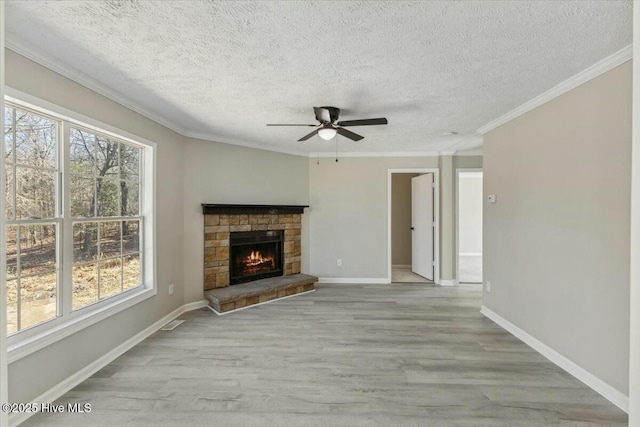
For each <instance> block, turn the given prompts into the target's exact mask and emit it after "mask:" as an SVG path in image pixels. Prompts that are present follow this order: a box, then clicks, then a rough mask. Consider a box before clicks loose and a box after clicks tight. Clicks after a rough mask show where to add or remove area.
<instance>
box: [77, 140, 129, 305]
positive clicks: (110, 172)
mask: <svg viewBox="0 0 640 427" xmlns="http://www.w3.org/2000/svg"><path fill="white" fill-rule="evenodd" d="M70 143H71V146H70V148H71V150H70V152H71V159H70V160H71V162H70V167H71V200H72V202H71V203H72V209H71V211H72V212H71V215H72V217H73V218H74V220H75V219H77V220H81V219H82V221H77V222H74V226H73V230H74V231H73V241H74V266H73V308H74V309H79V308H82V307H84V306H87V305H89V304H91V303H94V302H97V301H100V300H102V299H104V298H108V297H109V296H113V295H117V294H118V293H121V292H124V291H126V290H127V289H130V288H134V287H137V286H139V285H140V284H141V274H140V273H141V266H140V256H139V245H138V241H139V239H140V219H139V218H138V217H139V215H140V212H139V207H140V201H139V198H140V190H139V188H140V152H141V150H140V148H138V147H134V146H131V145H129V144H126V143H123V142H119V141H115V140H113V139H112V138H109V137H106V136H103V135H99V134H96V133H94V132H92V131H88V130H83V129H78V128H72V129H71V141H70ZM127 217H131V220H126V218H127ZM91 218H95V221H93V220H89V219H91Z"/></svg>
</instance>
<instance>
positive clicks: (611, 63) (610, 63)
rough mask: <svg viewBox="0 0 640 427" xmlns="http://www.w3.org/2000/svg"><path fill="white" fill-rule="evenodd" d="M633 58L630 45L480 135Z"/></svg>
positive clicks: (499, 118)
mask: <svg viewBox="0 0 640 427" xmlns="http://www.w3.org/2000/svg"><path fill="white" fill-rule="evenodd" d="M632 56H633V48H632V45H628V46H625V47H623V48H622V49H620V50H619V51H617V52H615V53H614V54H612V55H609V56H607V57H606V58H604V59H603V60H601V61H599V62H596V63H595V64H593V65H592V66H590V67H589V68H587V69H586V70H583V71H581V72H579V73H578V74H575V75H574V76H572V77H570V78H568V79H567V80H565V81H563V82H562V83H560V84H558V85H556V86H554V87H552V88H551V89H549V90H548V91H546V92H544V93H542V94H541V95H538V96H536V97H535V98H533V99H531V100H529V101H527V102H525V103H524V104H522V105H520V106H519V107H517V108H514V109H513V110H511V111H509V112H508V113H506V114H503V115H502V116H500V117H498V118H497V119H495V120H493V121H491V122H489V123H487V124H486V125H484V126H482V127H481V128H478V131H477V132H478V133H479V134H481V135H484V134H486V133H487V132H489V131H492V130H493V129H495V128H497V127H498V126H502V125H503V124H505V123H507V122H509V121H511V120H513V119H515V118H517V117H520V116H521V115H523V114H525V113H528V112H529V111H531V110H533V109H534V108H537V107H539V106H541V105H542V104H545V103H547V102H549V101H551V100H552V99H554V98H557V97H558V96H560V95H562V94H564V93H566V92H568V91H570V90H571V89H575V88H576V87H578V86H580V85H581V84H583V83H586V82H588V81H589V80H591V79H593V78H595V77H598V76H599V75H601V74H603V73H606V72H607V71H609V70H611V69H613V68H615V67H617V66H618V65H620V64H622V63H624V62H626V61H628V60H630V59H631V58H632Z"/></svg>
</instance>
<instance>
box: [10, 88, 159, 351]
mask: <svg viewBox="0 0 640 427" xmlns="http://www.w3.org/2000/svg"><path fill="white" fill-rule="evenodd" d="M5 100H6V101H7V102H10V103H12V104H14V105H16V106H19V107H24V108H26V109H28V110H33V111H34V112H35V113H42V114H43V115H45V116H50V117H52V118H54V119H57V120H60V121H61V122H62V125H61V130H60V133H61V136H62V137H61V138H60V140H59V150H65V151H68V149H69V148H68V147H67V145H68V141H69V128H70V127H72V126H78V127H79V128H81V129H86V130H90V131H95V132H97V133H99V134H102V135H105V136H108V137H112V138H114V139H115V140H121V141H124V142H126V143H129V144H132V145H135V146H139V147H142V148H143V150H142V151H141V153H142V156H141V163H142V168H141V171H140V178H139V179H140V205H139V206H140V213H139V217H142V218H143V220H142V221H141V224H140V231H141V236H142V238H141V241H140V253H141V260H140V261H141V263H142V272H141V273H142V286H139V287H137V288H134V289H131V290H127V291H124V292H122V293H120V294H117V295H114V296H112V297H109V298H107V299H104V300H102V301H98V302H95V303H93V304H90V305H88V306H85V307H82V308H80V309H78V310H72V300H71V299H72V295H71V293H70V292H68V291H67V292H65V290H68V289H71V286H72V285H71V283H70V280H71V277H70V275H69V274H64V271H71V269H70V268H65V267H64V266H65V263H67V264H69V263H71V262H72V259H73V249H72V243H73V242H72V240H71V239H72V233H71V232H65V230H67V229H68V228H71V227H72V224H73V221H74V220H73V218H71V217H70V215H65V212H61V214H62V215H61V217H58V218H55V219H52V221H50V222H57V221H60V225H59V227H60V229H59V234H57V235H56V238H57V239H58V240H59V243H58V247H59V248H62V251H61V252H60V250H59V253H58V259H59V262H60V264H59V265H58V269H59V271H60V272H61V273H62V274H61V277H62V282H61V283H59V285H58V289H59V293H58V304H59V305H58V306H59V307H60V308H62V307H64V310H63V311H61V312H60V315H61V316H59V317H57V318H55V319H51V320H49V321H45V322H43V323H41V324H39V325H36V326H33V327H30V328H28V329H25V330H23V331H20V332H17V333H15V334H13V335H11V336H10V337H8V339H7V341H8V353H9V357H8V362H9V363H12V362H15V361H16V360H19V359H21V358H23V357H25V356H28V355H29V354H32V353H34V352H36V351H38V350H40V349H42V348H45V347H47V346H49V345H51V344H53V343H55V342H57V341H59V340H61V339H63V338H65V337H67V336H69V335H72V334H74V333H76V332H78V331H80V330H82V329H84V328H87V327H89V326H91V325H93V324H95V323H97V322H99V321H101V320H104V319H106V318H108V317H111V316H113V315H115V314H117V313H119V312H121V311H123V310H126V309H127V308H130V307H132V306H134V305H136V304H138V303H140V302H142V301H145V300H147V299H149V298H151V297H153V296H154V295H156V294H157V280H156V277H157V274H156V268H157V267H156V250H155V248H156V201H155V200H156V197H155V196H156V164H157V160H156V158H157V144H156V143H154V142H152V141H149V140H147V139H145V138H141V137H139V136H137V135H133V134H131V133H129V132H126V131H123V130H121V129H118V128H116V127H114V126H111V125H108V124H106V123H103V122H100V121H98V120H95V119H92V118H90V117H87V116H84V115H82V114H79V113H77V112H75V111H71V110H68V109H66V108H64V107H60V106H58V105H56V104H53V103H51V102H48V101H45V100H42V99H39V98H37V97H34V96H32V95H29V94H27V93H24V92H21V91H18V90H15V89H13V88H10V87H5ZM3 117H4V115H3ZM3 144H4V141H3ZM60 152H61V151H60ZM67 154H68V153H67ZM67 158H68V155H65V156H63V161H62V164H61V165H60V166H61V170H60V179H59V185H62V187H61V188H67V189H68V188H69V185H68V184H69V177H70V174H68V173H62V171H64V170H65V169H66V168H67V167H68V166H67V165H66V164H64V159H67ZM2 161H4V157H3V160H2ZM58 192H59V193H60V194H61V193H62V191H60V189H59V190H58ZM65 197H66V198H67V199H68V197H69V193H68V191H67V192H66V196H65ZM60 201H61V200H60V197H58V200H57V202H58V203H60ZM63 205H64V204H63ZM67 211H68V209H67ZM66 213H67V214H68V213H69V212H66ZM2 214H3V215H4V213H2ZM2 232H3V233H4V232H5V231H4V230H2ZM63 239H64V241H63ZM5 279H6V278H5Z"/></svg>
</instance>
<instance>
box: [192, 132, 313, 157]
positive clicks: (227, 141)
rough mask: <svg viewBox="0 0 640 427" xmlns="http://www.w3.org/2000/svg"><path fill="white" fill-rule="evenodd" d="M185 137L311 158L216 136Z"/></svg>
mask: <svg viewBox="0 0 640 427" xmlns="http://www.w3.org/2000/svg"><path fill="white" fill-rule="evenodd" d="M183 136H184V137H186V138H191V139H200V140H203V141H206V142H217V143H219V144H227V145H235V146H239V147H245V148H253V149H255V150H261V151H270V152H273V153H280V154H289V155H291V156H299V157H308V156H309V154H308V153H305V152H303V151H296V150H284V149H281V148H273V147H269V148H267V147H264V146H261V145H260V144H252V143H250V142H244V141H238V140H234V139H229V138H219V137H217V136H215V135H212V134H207V133H200V132H186V133H184V134H183Z"/></svg>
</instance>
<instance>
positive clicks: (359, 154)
mask: <svg viewBox="0 0 640 427" xmlns="http://www.w3.org/2000/svg"><path fill="white" fill-rule="evenodd" d="M336 156H337V157H440V152H438V151H391V152H384V151H372V152H367V151H344V152H341V151H338V153H337V154H336V152H335V151H334V152H331V151H322V152H313V153H309V156H308V157H310V158H316V157H336Z"/></svg>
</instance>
